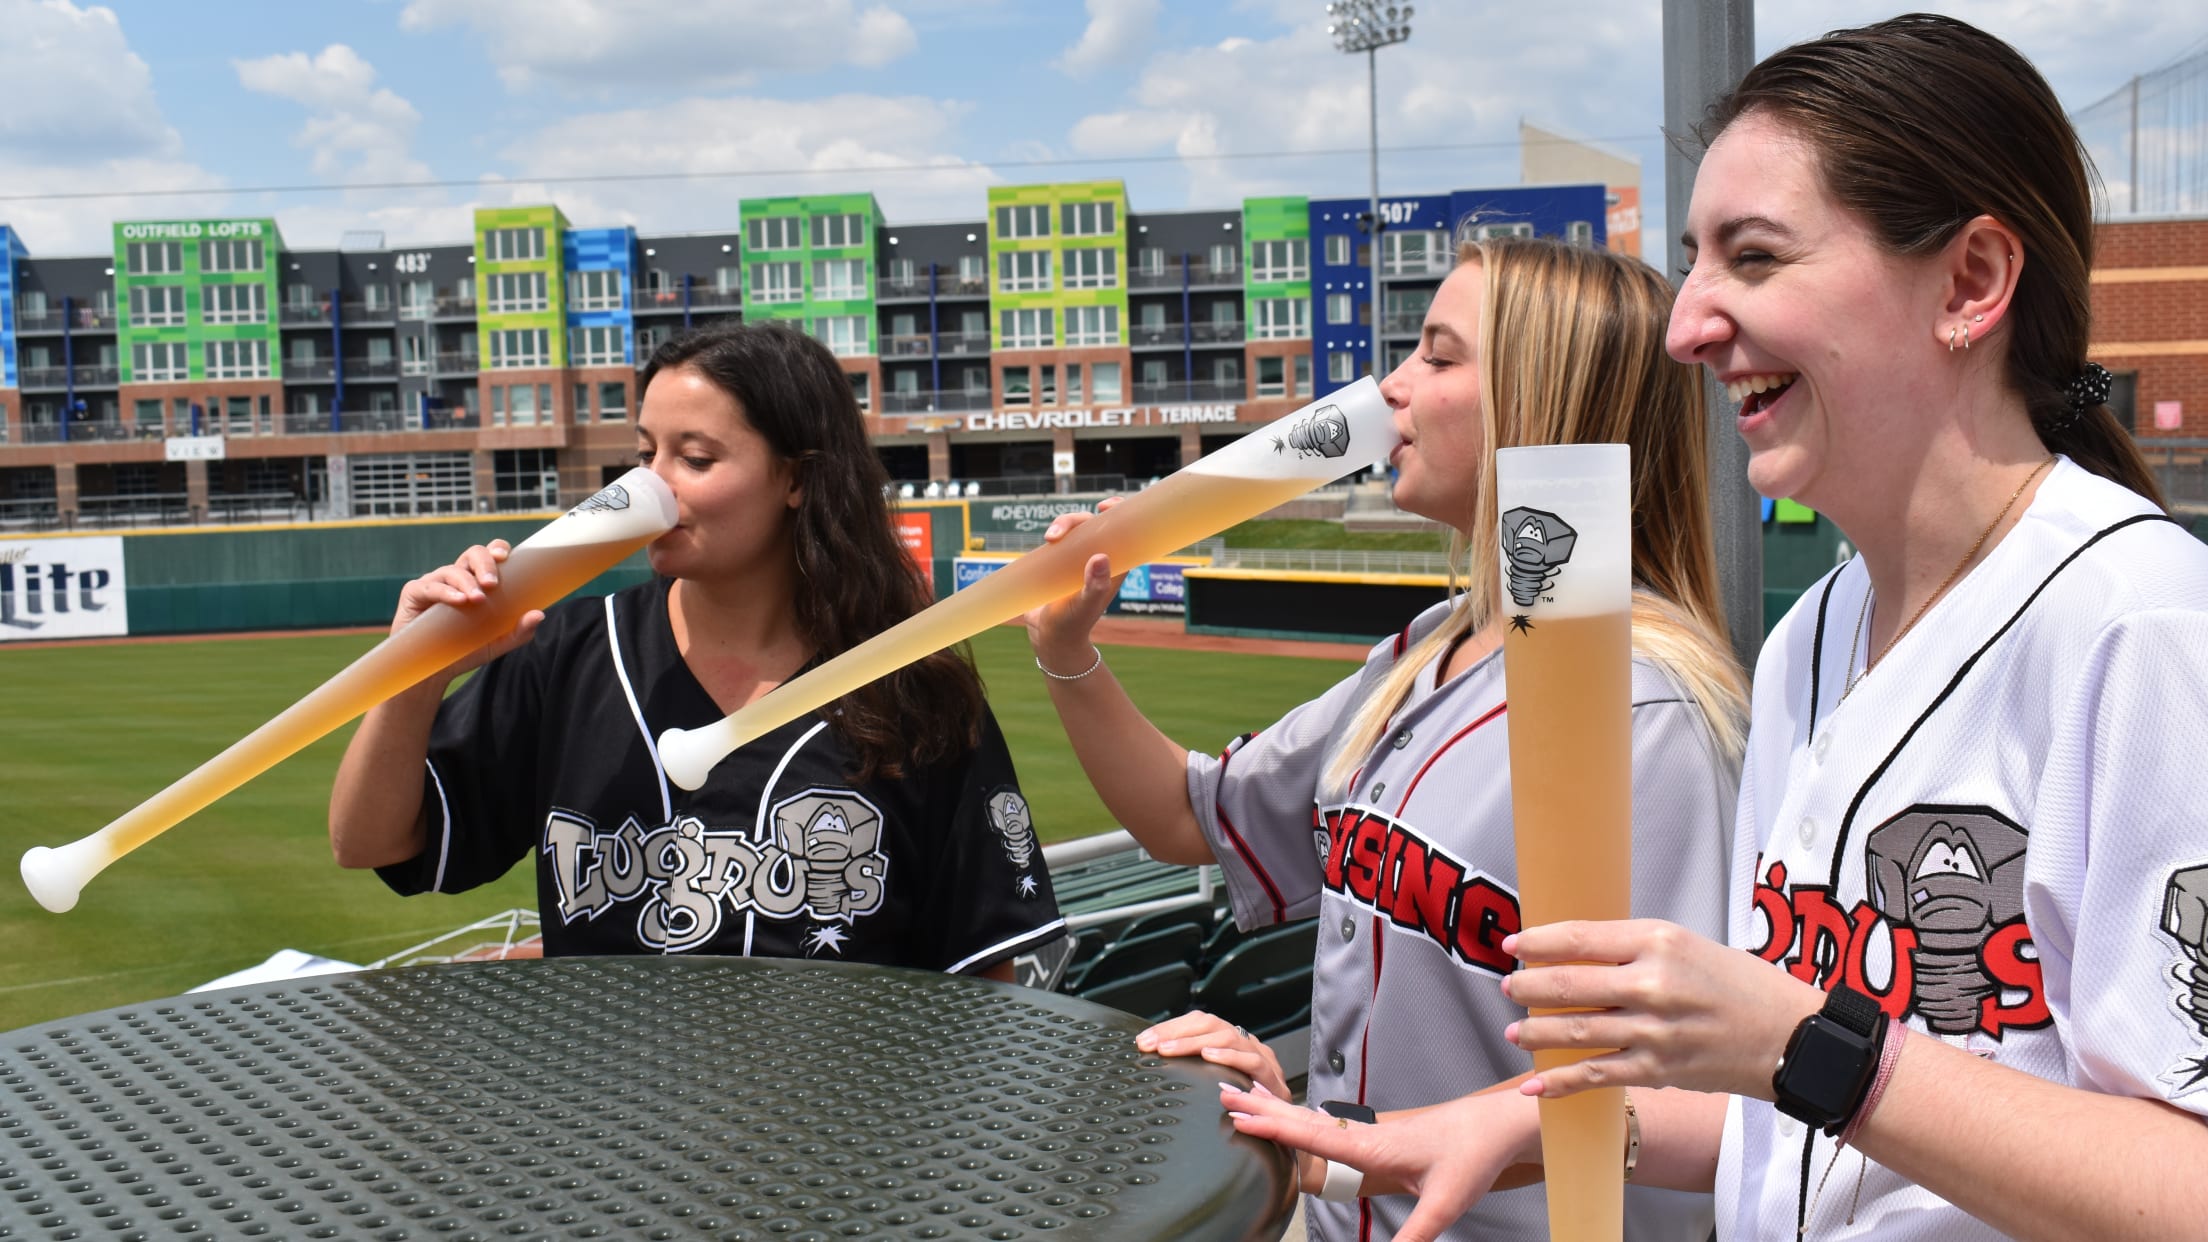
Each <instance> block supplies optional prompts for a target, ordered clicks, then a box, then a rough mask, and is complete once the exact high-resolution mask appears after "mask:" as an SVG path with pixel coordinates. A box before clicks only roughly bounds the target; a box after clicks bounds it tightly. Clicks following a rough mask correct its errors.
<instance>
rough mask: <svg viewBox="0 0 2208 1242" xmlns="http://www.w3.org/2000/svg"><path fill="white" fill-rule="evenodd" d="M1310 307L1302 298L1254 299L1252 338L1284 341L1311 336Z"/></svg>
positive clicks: (1252, 303)
mask: <svg viewBox="0 0 2208 1242" xmlns="http://www.w3.org/2000/svg"><path fill="white" fill-rule="evenodd" d="M1310 306H1311V304H1310V303H1309V302H1306V301H1304V300H1303V299H1302V298H1255V299H1252V301H1251V302H1250V310H1251V311H1252V312H1254V314H1253V316H1252V318H1251V321H1250V335H1251V337H1253V338H1255V339H1257V340H1260V341H1284V340H1293V339H1297V338H1300V337H1307V336H1309V335H1311V323H1310Z"/></svg>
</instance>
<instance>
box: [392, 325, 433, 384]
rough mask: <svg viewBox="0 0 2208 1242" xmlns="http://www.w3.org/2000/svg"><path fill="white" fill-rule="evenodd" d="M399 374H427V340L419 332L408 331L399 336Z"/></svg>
mask: <svg viewBox="0 0 2208 1242" xmlns="http://www.w3.org/2000/svg"><path fill="white" fill-rule="evenodd" d="M399 374H401V375H427V374H429V342H428V341H426V340H424V339H423V337H422V336H421V334H420V333H416V332H409V333H407V334H406V335H405V336H402V337H400V338H399Z"/></svg>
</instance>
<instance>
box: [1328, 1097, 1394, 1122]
mask: <svg viewBox="0 0 2208 1242" xmlns="http://www.w3.org/2000/svg"><path fill="white" fill-rule="evenodd" d="M1319 1111H1320V1112H1322V1113H1325V1114H1326V1115H1327V1116H1329V1117H1339V1118H1341V1119H1342V1120H1344V1121H1362V1122H1364V1123H1365V1124H1366V1125H1368V1126H1369V1125H1371V1124H1373V1123H1374V1122H1376V1121H1378V1120H1380V1114H1378V1113H1376V1112H1374V1111H1372V1110H1371V1109H1369V1108H1367V1107H1365V1106H1364V1105H1362V1104H1352V1103H1350V1102H1349V1101H1348V1100H1328V1101H1326V1102H1325V1103H1324V1104H1321V1105H1319Z"/></svg>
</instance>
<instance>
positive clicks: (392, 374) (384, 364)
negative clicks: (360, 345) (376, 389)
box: [345, 358, 399, 379]
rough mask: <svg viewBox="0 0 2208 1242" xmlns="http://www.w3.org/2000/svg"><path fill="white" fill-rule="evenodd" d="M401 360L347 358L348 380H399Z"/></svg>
mask: <svg viewBox="0 0 2208 1242" xmlns="http://www.w3.org/2000/svg"><path fill="white" fill-rule="evenodd" d="M398 375H399V360H398V359H396V358H347V359H346V360H345V378H346V379H397V378H398Z"/></svg>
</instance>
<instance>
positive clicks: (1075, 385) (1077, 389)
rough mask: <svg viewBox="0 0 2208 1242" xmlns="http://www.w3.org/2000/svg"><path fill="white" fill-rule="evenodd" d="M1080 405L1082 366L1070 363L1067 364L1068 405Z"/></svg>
mask: <svg viewBox="0 0 2208 1242" xmlns="http://www.w3.org/2000/svg"><path fill="white" fill-rule="evenodd" d="M1080 403H1081V364H1080V363H1078V362H1069V363H1067V364H1066V404H1068V405H1079V404H1080Z"/></svg>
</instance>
